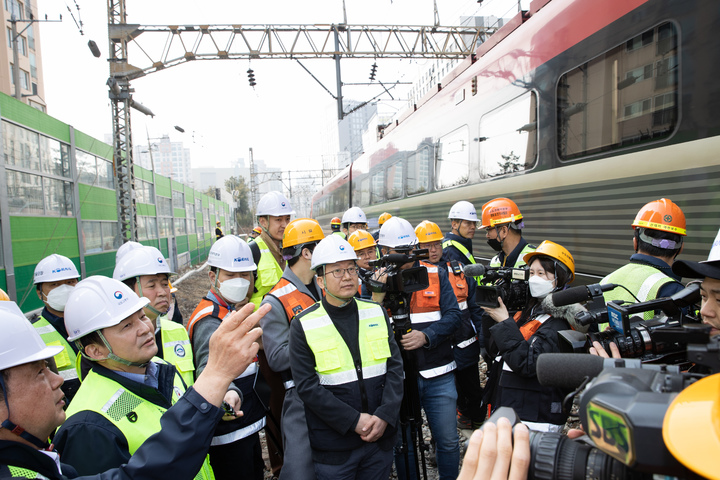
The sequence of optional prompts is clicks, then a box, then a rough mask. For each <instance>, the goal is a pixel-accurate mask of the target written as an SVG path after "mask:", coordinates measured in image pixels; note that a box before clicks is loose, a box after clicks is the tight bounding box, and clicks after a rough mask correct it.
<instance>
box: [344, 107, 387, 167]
mask: <svg viewBox="0 0 720 480" xmlns="http://www.w3.org/2000/svg"><path fill="white" fill-rule="evenodd" d="M358 105H360V102H358V101H355V100H345V101H344V102H343V108H344V110H345V111H346V112H347V111H350V110H352V109H353V108H356V107H357V106H358ZM376 114H377V103H375V102H373V103H368V104H367V105H365V106H364V107H362V108H358V109H357V110H355V111H354V112H352V113H351V114H349V115H346V116H345V118H343V119H342V120H340V121H339V122H338V127H337V128H338V143H339V147H340V155H338V168H344V167H346V166H347V165H349V164H350V162H354V161H355V160H357V159H358V157H359V156H360V155H362V154H363V151H364V148H363V143H362V137H363V132H364V131H365V129H366V128H367V125H368V122H369V121H370V119H371V118H372V117H373V116H374V115H376Z"/></svg>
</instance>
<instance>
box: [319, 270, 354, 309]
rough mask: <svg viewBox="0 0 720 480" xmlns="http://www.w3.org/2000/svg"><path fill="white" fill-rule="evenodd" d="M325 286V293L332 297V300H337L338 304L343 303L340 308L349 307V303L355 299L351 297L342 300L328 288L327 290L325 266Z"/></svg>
mask: <svg viewBox="0 0 720 480" xmlns="http://www.w3.org/2000/svg"><path fill="white" fill-rule="evenodd" d="M323 286H324V287H325V293H326V294H327V295H330V296H331V297H332V298H334V299H335V300H337V301H338V302H343V304H342V305H340V307H339V308H343V307H344V306H345V305H347V304H348V303H350V302H351V301H352V299H353V297H350V298H340V297H338V296H336V295H333V294H332V293H330V290H328V288H327V272H326V271H325V265H323Z"/></svg>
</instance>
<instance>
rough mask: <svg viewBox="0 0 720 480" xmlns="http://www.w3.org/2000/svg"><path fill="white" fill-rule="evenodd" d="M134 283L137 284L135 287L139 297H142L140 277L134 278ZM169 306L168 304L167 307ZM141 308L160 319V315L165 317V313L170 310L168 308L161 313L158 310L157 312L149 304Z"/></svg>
mask: <svg viewBox="0 0 720 480" xmlns="http://www.w3.org/2000/svg"><path fill="white" fill-rule="evenodd" d="M135 282H136V284H137V286H138V293H139V294H140V295H139V296H140V297H142V296H143V293H142V284H141V283H140V277H135ZM169 304H170V302H168V305H169ZM143 308H147V309H148V310H150V311H151V312H153V313H154V314H155V315H157V316H158V317H160V316H162V315H165V314H166V313H168V312H169V311H170V308H168V309H167V311H165V312H161V311H160V310H158V309H157V308H155V307H153V306H152V305H150V304H149V303H148V304H147V305H145V306H144V307H143Z"/></svg>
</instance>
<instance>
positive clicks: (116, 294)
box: [113, 290, 123, 300]
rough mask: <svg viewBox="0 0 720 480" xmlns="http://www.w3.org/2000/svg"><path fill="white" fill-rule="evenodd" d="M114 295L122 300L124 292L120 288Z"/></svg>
mask: <svg viewBox="0 0 720 480" xmlns="http://www.w3.org/2000/svg"><path fill="white" fill-rule="evenodd" d="M113 297H115V298H117V299H118V300H120V299H121V298H122V297H123V295H122V292H121V291H120V290H118V291H117V292H115V293H113Z"/></svg>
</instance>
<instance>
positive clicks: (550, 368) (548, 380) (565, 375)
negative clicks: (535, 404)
mask: <svg viewBox="0 0 720 480" xmlns="http://www.w3.org/2000/svg"><path fill="white" fill-rule="evenodd" d="M614 367H621V368H622V367H625V368H640V367H641V363H640V359H636V358H618V359H615V358H602V357H598V356H595V355H590V354H589V353H587V354H586V353H543V354H542V355H540V356H539V357H538V359H537V370H536V372H537V379H538V382H540V385H543V386H545V387H557V388H562V389H564V390H575V389H576V388H577V387H579V386H580V385H581V384H582V382H583V381H585V378H586V377H587V378H595V377H596V376H598V374H599V373H600V372H602V371H603V370H604V369H606V368H614Z"/></svg>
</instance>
